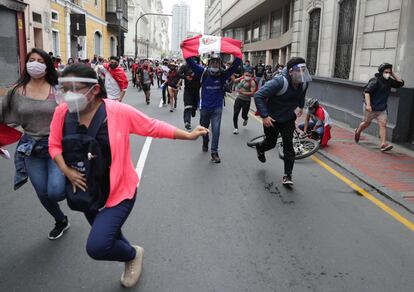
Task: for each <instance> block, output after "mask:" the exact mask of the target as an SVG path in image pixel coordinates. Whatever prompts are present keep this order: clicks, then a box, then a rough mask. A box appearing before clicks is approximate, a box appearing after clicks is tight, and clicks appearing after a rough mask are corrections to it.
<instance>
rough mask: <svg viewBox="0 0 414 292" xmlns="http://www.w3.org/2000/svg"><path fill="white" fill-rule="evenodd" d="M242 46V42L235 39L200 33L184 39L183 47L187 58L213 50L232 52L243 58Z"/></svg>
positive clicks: (184, 55)
mask: <svg viewBox="0 0 414 292" xmlns="http://www.w3.org/2000/svg"><path fill="white" fill-rule="evenodd" d="M241 46H242V42H241V41H238V40H235V39H231V38H224V37H220V36H211V35H198V36H195V37H192V38H189V39H186V40H185V41H183V42H182V44H181V49H182V51H183V57H184V58H185V59H187V58H190V57H193V56H199V55H203V54H210V53H212V52H214V53H225V54H231V55H233V56H235V57H237V58H240V59H241V58H242V57H243V54H242V51H241Z"/></svg>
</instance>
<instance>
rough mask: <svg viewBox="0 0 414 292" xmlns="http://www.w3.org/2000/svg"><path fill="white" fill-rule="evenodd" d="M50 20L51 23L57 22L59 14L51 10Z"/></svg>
mask: <svg viewBox="0 0 414 292" xmlns="http://www.w3.org/2000/svg"><path fill="white" fill-rule="evenodd" d="M51 18H52V21H53V22H59V12H57V11H55V10H52V12H51Z"/></svg>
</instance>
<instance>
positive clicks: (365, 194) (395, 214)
mask: <svg viewBox="0 0 414 292" xmlns="http://www.w3.org/2000/svg"><path fill="white" fill-rule="evenodd" d="M311 159H312V160H313V161H314V162H316V163H317V164H319V165H320V166H322V167H323V168H325V169H326V170H327V171H329V172H330V173H331V174H333V175H334V176H336V177H337V178H338V179H339V180H341V181H343V182H344V183H345V184H347V185H348V186H350V187H351V188H352V189H354V190H355V191H357V192H358V193H359V194H361V195H362V196H363V197H364V198H366V199H367V200H369V201H371V202H372V203H374V204H375V205H376V206H377V207H379V208H380V209H382V210H383V211H384V212H386V213H388V214H389V215H390V216H392V217H394V219H395V220H397V221H398V222H400V223H401V224H403V225H404V226H405V227H407V228H408V229H410V230H411V231H414V223H413V222H411V221H410V220H408V219H407V218H405V217H404V216H402V215H400V214H399V213H398V212H397V211H395V210H394V209H392V208H390V207H388V206H387V205H386V204H384V203H383V202H381V201H380V200H378V199H377V198H375V197H374V196H373V195H371V194H370V193H368V192H367V191H366V190H364V189H363V188H361V187H360V186H358V185H357V184H355V183H354V182H352V181H351V180H350V179H348V178H346V177H345V176H343V175H342V174H340V173H339V172H338V171H336V170H335V169H333V168H332V167H330V166H329V165H327V164H326V163H325V162H323V161H322V160H320V159H319V158H317V157H315V156H311Z"/></svg>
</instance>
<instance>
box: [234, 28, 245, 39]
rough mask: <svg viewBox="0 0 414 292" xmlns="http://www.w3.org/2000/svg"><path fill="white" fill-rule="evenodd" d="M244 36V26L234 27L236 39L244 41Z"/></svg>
mask: <svg viewBox="0 0 414 292" xmlns="http://www.w3.org/2000/svg"><path fill="white" fill-rule="evenodd" d="M243 36H244V29H243V27H239V28H236V29H234V38H235V39H236V40H239V41H243V40H244V38H243Z"/></svg>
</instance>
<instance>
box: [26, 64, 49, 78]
mask: <svg viewBox="0 0 414 292" xmlns="http://www.w3.org/2000/svg"><path fill="white" fill-rule="evenodd" d="M26 69H27V73H28V74H29V75H30V77H32V78H34V79H39V78H42V77H44V76H45V75H46V65H45V64H42V63H39V62H37V61H33V62H28V63H27V64H26Z"/></svg>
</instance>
